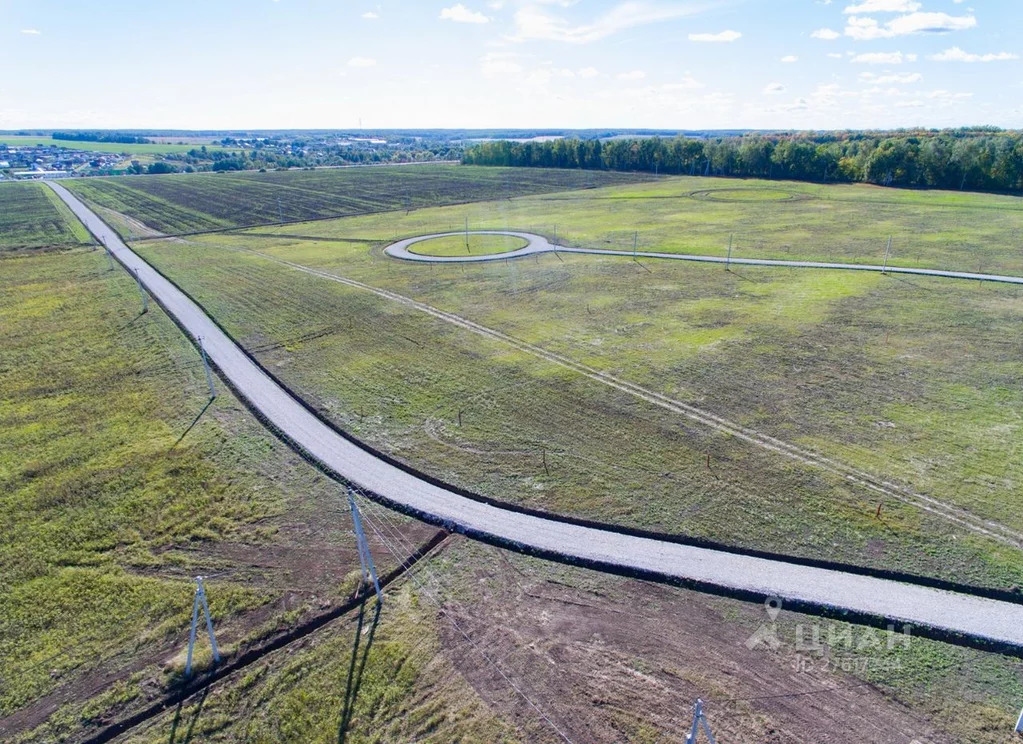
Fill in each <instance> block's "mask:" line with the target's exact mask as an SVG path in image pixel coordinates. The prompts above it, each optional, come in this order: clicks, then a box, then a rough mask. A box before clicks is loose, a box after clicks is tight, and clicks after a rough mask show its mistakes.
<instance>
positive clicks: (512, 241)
mask: <svg viewBox="0 0 1023 744" xmlns="http://www.w3.org/2000/svg"><path fill="white" fill-rule="evenodd" d="M527 245H529V241H528V240H526V238H521V237H518V236H516V235H493V234H489V233H488V234H485V235H480V234H477V233H468V234H466V233H464V232H463V233H461V234H459V235H448V236H447V237H443V238H430V239H429V240H423V241H421V242H419V243H415V244H414V245H413V246H412V247H410V248H409V251H410V252H411V253H415V254H416V255H417V256H441V257H451V256H488V255H492V254H495V253H511V252H512V251H517V250H519V249H520V248H525V247H526V246H527Z"/></svg>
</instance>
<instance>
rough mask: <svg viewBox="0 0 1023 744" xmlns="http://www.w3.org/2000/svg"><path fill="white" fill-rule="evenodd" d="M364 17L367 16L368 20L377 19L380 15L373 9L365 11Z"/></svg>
mask: <svg viewBox="0 0 1023 744" xmlns="http://www.w3.org/2000/svg"><path fill="white" fill-rule="evenodd" d="M362 17H363V18H365V19H366V20H367V21H375V20H376V19H377V18H379V17H380V16H378V15H377V14H376V13H374V12H373V11H372V10H367V11H366V12H365V13H363V14H362Z"/></svg>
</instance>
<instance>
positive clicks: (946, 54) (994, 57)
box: [928, 46, 1019, 62]
mask: <svg viewBox="0 0 1023 744" xmlns="http://www.w3.org/2000/svg"><path fill="white" fill-rule="evenodd" d="M928 59H932V60H934V61H935V62H1004V61H1006V60H1010V59H1019V55H1018V54H1013V53H1011V52H995V53H993V54H971V53H969V52H965V51H963V50H962V49H960V48H959V47H957V46H956V47H952V48H951V49H946V50H945V51H943V52H940V53H938V54H932V55H931V56H930V57H928Z"/></svg>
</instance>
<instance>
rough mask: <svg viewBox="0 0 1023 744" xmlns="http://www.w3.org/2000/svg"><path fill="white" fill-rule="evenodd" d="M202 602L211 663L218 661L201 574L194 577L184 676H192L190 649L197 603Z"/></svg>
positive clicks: (196, 616)
mask: <svg viewBox="0 0 1023 744" xmlns="http://www.w3.org/2000/svg"><path fill="white" fill-rule="evenodd" d="M200 602H201V603H202V611H203V614H205V615H206V632H207V633H208V634H209V637H210V648H212V649H213V663H214V664H219V663H220V650H219V649H218V648H217V638H216V636H214V635H213V618H211V617H210V606H209V605H208V604H207V603H206V587H205V586H203V583H202V576H196V577H195V599H194V600H193V601H192V629H191V631H189V634H188V659H187V660H186V661H185V678H186V679H187V678H188V677H191V676H192V651H193V649H195V631H196V629H197V627H198V625H199V603H200Z"/></svg>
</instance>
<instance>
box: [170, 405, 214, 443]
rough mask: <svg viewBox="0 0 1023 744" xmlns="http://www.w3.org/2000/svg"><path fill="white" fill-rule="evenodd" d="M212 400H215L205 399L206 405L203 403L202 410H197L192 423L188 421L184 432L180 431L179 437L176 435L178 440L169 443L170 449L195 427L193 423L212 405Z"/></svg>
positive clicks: (197, 421) (196, 422)
mask: <svg viewBox="0 0 1023 744" xmlns="http://www.w3.org/2000/svg"><path fill="white" fill-rule="evenodd" d="M214 400H216V398H210V399H209V400H208V401H206V405H204V406H203V407H202V410H201V411H199V415H198V416H196V417H195V418H194V419H193V420H192V423H190V424H189V425H188V428H187V429H185V430H184V432H182V434H181V436H180V437H178V441H176V442H175V443H174V444H172V445H171V449H174V448H175V447H177V446H178V445H179V444H181V440H183V439H184V438H185V437H186V436H188V432H190V431H192V429H194V428H195V425H196V424H198V423H199V419H201V418H202V415H203V414H204V413H206V409H208V408H209V407H210V406H212V405H213V401H214Z"/></svg>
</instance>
